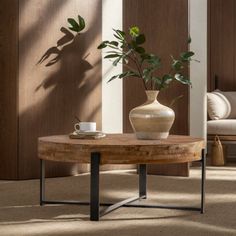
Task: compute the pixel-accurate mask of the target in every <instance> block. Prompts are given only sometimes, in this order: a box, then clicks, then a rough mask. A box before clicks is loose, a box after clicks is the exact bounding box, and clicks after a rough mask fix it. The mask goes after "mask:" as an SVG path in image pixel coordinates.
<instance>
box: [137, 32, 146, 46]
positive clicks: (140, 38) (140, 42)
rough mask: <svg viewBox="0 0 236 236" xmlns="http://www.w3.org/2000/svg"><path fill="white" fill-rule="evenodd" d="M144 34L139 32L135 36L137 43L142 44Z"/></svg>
mask: <svg viewBox="0 0 236 236" xmlns="http://www.w3.org/2000/svg"><path fill="white" fill-rule="evenodd" d="M145 40H146V39H145V35H144V34H140V35H138V36H137V37H136V39H135V41H136V43H137V44H143V43H144V42H145Z"/></svg>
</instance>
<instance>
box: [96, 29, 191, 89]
mask: <svg viewBox="0 0 236 236" xmlns="http://www.w3.org/2000/svg"><path fill="white" fill-rule="evenodd" d="M113 32H114V33H113V36H114V38H115V40H112V41H108V40H105V41H103V42H102V43H101V44H100V45H99V46H98V49H104V48H108V49H110V50H108V51H106V56H104V58H105V59H110V60H112V64H113V66H117V65H118V64H119V63H122V64H123V65H124V67H126V68H127V70H126V71H125V72H123V73H120V74H117V75H115V76H112V77H111V78H110V79H109V80H108V82H110V81H112V80H114V79H125V78H129V77H137V78H140V79H141V80H142V82H143V86H144V88H145V89H146V90H148V89H151V90H162V89H164V88H166V87H168V86H169V84H170V83H171V82H173V81H174V80H176V81H178V82H180V83H182V84H187V85H191V82H190V80H189V79H188V78H187V77H186V76H185V75H184V74H183V70H184V68H185V65H187V64H189V62H190V61H191V60H192V57H193V56H194V52H192V51H187V52H182V53H181V54H180V55H179V58H177V59H176V58H174V57H173V56H171V60H172V62H171V65H170V67H171V68H170V70H169V72H168V73H167V74H164V75H160V74H159V73H158V69H159V68H160V67H161V59H160V57H159V56H157V55H155V54H152V53H148V52H146V50H145V48H144V47H143V44H144V43H145V41H146V37H145V35H144V34H142V33H140V30H139V28H138V27H137V26H133V27H131V28H130V29H129V33H128V34H126V33H125V32H124V31H121V30H117V29H113ZM190 42H191V39H189V40H188V43H190Z"/></svg>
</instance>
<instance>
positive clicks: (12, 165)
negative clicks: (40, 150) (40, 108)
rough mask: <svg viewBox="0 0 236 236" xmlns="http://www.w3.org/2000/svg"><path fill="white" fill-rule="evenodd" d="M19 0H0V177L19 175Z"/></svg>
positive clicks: (13, 177) (14, 177)
mask: <svg viewBox="0 0 236 236" xmlns="http://www.w3.org/2000/svg"><path fill="white" fill-rule="evenodd" d="M17 40H18V0H11V6H10V7H9V0H1V1H0V83H1V84H0V178H4V179H16V178H17V71H18V43H17Z"/></svg>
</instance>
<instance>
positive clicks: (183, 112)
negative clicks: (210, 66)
mask: <svg viewBox="0 0 236 236" xmlns="http://www.w3.org/2000/svg"><path fill="white" fill-rule="evenodd" d="M132 25H138V26H139V27H140V29H141V30H142V32H144V33H145V35H146V38H147V42H146V44H145V47H146V48H147V50H148V51H149V52H153V53H156V54H158V55H159V56H160V57H161V58H162V68H161V69H160V72H159V73H160V74H163V73H167V72H168V71H169V70H170V66H169V65H170V61H171V59H170V55H171V54H172V55H173V56H178V54H179V53H180V52H181V51H184V50H187V48H188V45H187V39H188V1H187V0H176V1H175V4H173V1H171V0H149V1H144V0H138V1H136V0H126V1H124V29H125V30H128V28H129V27H130V26H132ZM179 95H184V97H183V98H182V99H181V100H179V101H178V102H177V103H176V104H175V106H174V108H173V109H174V110H175V113H176V120H175V123H174V125H173V128H172V130H171V133H175V134H188V88H187V86H183V85H181V84H174V85H172V86H171V87H170V88H169V89H167V90H166V91H162V92H161V94H160V95H159V97H158V100H159V101H160V102H161V103H163V104H165V105H169V104H170V103H171V101H172V99H174V98H175V97H177V96H179ZM145 100H146V97H145V93H144V90H143V87H142V83H141V82H140V81H139V80H136V81H134V79H133V78H132V79H127V80H125V81H124V131H126V132H127V131H128V132H129V131H132V129H131V126H130V123H129V120H128V114H129V111H130V110H131V109H132V108H133V107H135V106H137V105H140V104H141V103H143V102H144V101H145Z"/></svg>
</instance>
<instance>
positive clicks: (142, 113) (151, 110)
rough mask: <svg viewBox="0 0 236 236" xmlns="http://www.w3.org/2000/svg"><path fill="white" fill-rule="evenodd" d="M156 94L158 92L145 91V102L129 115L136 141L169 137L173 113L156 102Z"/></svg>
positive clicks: (173, 117)
mask: <svg viewBox="0 0 236 236" xmlns="http://www.w3.org/2000/svg"><path fill="white" fill-rule="evenodd" d="M158 93H159V91H153V90H148V91H146V94H147V101H146V102H145V103H144V104H143V105H141V106H138V107H135V108H134V109H132V110H131V111H130V113H129V120H130V122H131V125H132V127H133V130H134V132H135V134H136V137H137V139H166V138H167V137H168V136H169V130H170V128H171V126H172V125H173V122H174V119H175V113H174V111H173V110H172V109H171V108H169V107H166V106H164V105H162V104H160V103H159V102H158V101H157V100H156V98H157V95H158Z"/></svg>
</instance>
